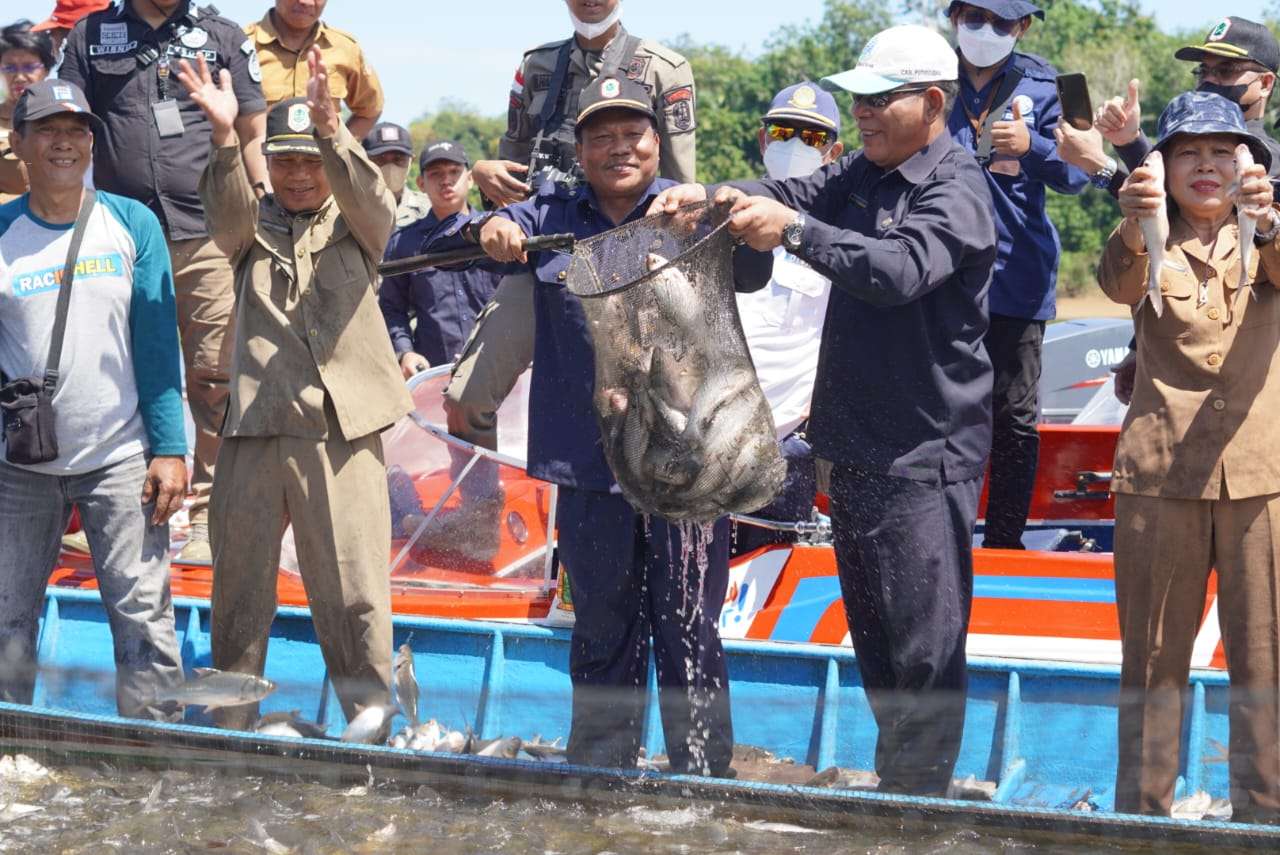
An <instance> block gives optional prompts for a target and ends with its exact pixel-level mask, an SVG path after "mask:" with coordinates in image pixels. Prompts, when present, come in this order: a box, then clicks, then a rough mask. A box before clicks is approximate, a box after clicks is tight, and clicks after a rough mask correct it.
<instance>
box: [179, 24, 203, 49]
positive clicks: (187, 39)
mask: <svg viewBox="0 0 1280 855" xmlns="http://www.w3.org/2000/svg"><path fill="white" fill-rule="evenodd" d="M208 41H209V34H208V33H206V32H205V31H204V30H202V29H200V28H199V27H197V28H196V29H194V30H188V31H187V32H185V33H183V34H182V43H183V44H184V45H186V46H187V47H189V48H201V47H204V46H205V44H206V43H207V42H208Z"/></svg>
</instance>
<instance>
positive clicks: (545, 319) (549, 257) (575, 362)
mask: <svg viewBox="0 0 1280 855" xmlns="http://www.w3.org/2000/svg"><path fill="white" fill-rule="evenodd" d="M675 184H676V182H674V181H671V180H668V179H665V178H658V179H655V180H654V182H653V183H652V184H650V185H649V187H648V189H647V190H646V191H645V194H644V196H643V197H642V198H641V199H640V201H639V202H637V203H636V206H635V208H634V209H633V210H632V211H631V213H629V214H628V215H627V216H626V217H625V218H623V220H622V221H621V222H619V223H614V222H611V221H610V220H609V218H608V217H607V216H606V215H605V214H604V213H602V212H601V210H600V206H599V205H598V204H597V202H596V198H595V194H594V193H593V192H592V191H591V187H590V186H589V185H587V184H585V183H584V184H582V185H580V186H579V187H578V188H577V189H574V190H569V189H566V188H565V187H563V186H561V185H551V184H547V185H544V186H543V189H542V191H541V192H539V193H538V195H536V196H534V197H533V198H532V199H527V200H525V201H523V202H520V203H519V204H516V205H512V206H511V207H508V208H503V209H501V210H500V211H498V216H502V217H506V218H507V219H509V220H511V221H512V222H514V223H515V224H516V225H518V226H520V228H522V229H523V230H524V233H525V234H526V235H528V236H530V237H535V236H537V235H551V234H564V233H568V232H572V233H573V234H574V235H576V236H577V237H578V238H579V239H580V240H585V239H586V238H589V237H594V236H596V235H598V234H601V233H602V232H606V231H609V230H610V229H613V228H615V227H617V226H621V225H623V224H625V223H630V222H633V221H635V220H638V219H640V218H642V217H643V216H644V214H645V211H647V210H648V208H649V205H650V204H652V202H653V200H654V198H655V197H656V196H657V195H658V194H659V193H660V192H662V191H663V190H665V189H666V188H668V187H674V186H675ZM457 243H458V241H457V240H456V239H453V238H445V239H443V240H436V241H433V242H432V246H431V248H432V249H449V248H451V247H452V246H456V245H457ZM571 259H572V255H570V254H569V253H565V252H550V251H548V252H531V253H529V263H528V264H527V265H520V264H497V263H496V262H492V261H487V262H481V263H480V265H481V266H483V267H484V268H486V269H489V270H494V271H497V272H501V273H516V272H520V271H522V270H525V269H528V270H532V271H533V273H534V278H535V280H536V282H535V285H534V288H535V290H534V303H533V309H534V319H535V328H536V333H535V337H534V349H533V378H532V381H531V383H530V391H529V465H528V472H529V474H530V475H532V476H533V477H535V478H541V479H542V480H544V481H552V482H555V483H557V484H563V485H565V486H568V487H577V488H580V489H584V490H597V491H601V492H603V491H607V490H609V489H610V488H612V487H613V484H614V480H613V474H612V472H611V471H610V470H609V464H608V463H607V462H606V461H605V457H604V446H603V444H602V443H601V440H600V427H599V424H598V423H597V421H596V415H595V409H594V407H593V406H592V397H593V393H594V389H595V352H594V350H593V349H592V345H591V333H590V331H589V329H588V327H587V319H586V315H585V314H584V313H583V310H582V303H581V302H580V301H579V300H578V298H577V297H575V296H574V295H572V294H570V293H569V291H568V289H567V288H566V287H565V282H564V280H563V279H561V275H562V274H566V273H567V271H568V269H569V262H570V260H571ZM734 270H735V277H736V279H737V281H736V283H735V284H736V287H737V288H738V290H745V291H754V290H757V289H759V288H763V287H764V286H765V285H766V284H767V283H768V281H769V277H770V276H771V275H772V273H773V256H772V255H771V254H769V253H758V252H755V251H753V250H751V249H749V248H746V247H739V248H738V249H737V250H735V252H734Z"/></svg>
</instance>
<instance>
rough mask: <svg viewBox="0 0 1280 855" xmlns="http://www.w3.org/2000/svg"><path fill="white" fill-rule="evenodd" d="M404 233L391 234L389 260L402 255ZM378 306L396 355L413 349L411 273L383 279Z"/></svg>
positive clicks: (388, 251)
mask: <svg viewBox="0 0 1280 855" xmlns="http://www.w3.org/2000/svg"><path fill="white" fill-rule="evenodd" d="M403 235H404V232H403V231H398V232H396V233H395V234H394V235H392V236H391V242H390V243H389V244H387V255H386V260H387V261H392V260H394V259H396V258H399V257H400V256H399V252H398V250H399V244H400V238H401V237H402V236H403ZM378 308H380V309H381V310H382V319H383V321H385V322H386V324H387V334H388V335H390V336H391V346H392V347H394V348H395V351H396V356H403V355H404V354H406V353H408V352H409V351H411V350H413V334H412V332H411V331H410V330H409V318H410V317H411V316H412V314H413V282H412V279H411V277H410V275H409V274H407V273H402V274H400V275H398V276H388V277H386V278H384V279H383V280H382V285H381V286H379V288H378Z"/></svg>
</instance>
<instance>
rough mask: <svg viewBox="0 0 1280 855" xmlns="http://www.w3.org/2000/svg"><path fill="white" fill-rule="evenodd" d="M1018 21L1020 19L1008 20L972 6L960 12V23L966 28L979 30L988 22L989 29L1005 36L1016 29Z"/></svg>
mask: <svg viewBox="0 0 1280 855" xmlns="http://www.w3.org/2000/svg"><path fill="white" fill-rule="evenodd" d="M1020 23H1021V21H1020V20H1015V21H1010V20H1008V19H1007V18H1001V17H998V16H996V15H993V14H991V13H990V12H988V11H986V10H985V9H975V8H973V7H972V6H971V7H969V8H968V9H965V10H964V11H963V12H961V13H960V25H961V26H962V27H964V28H965V29H966V30H980V29H982V26H983V24H990V25H991V29H993V30H995V31H996V32H997V33H999V34H1000V35H1002V36H1007V35H1009V34H1011V33H1013V32H1014V31H1015V30H1017V29H1018V24H1020Z"/></svg>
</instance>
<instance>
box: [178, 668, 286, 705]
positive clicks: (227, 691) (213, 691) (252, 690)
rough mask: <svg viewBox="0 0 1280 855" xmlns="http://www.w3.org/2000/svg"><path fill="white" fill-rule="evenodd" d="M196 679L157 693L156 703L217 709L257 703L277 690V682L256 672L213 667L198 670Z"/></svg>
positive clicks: (196, 670)
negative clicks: (240, 671)
mask: <svg viewBox="0 0 1280 855" xmlns="http://www.w3.org/2000/svg"><path fill="white" fill-rule="evenodd" d="M195 674H196V676H195V679H194V680H187V681H186V682H185V683H182V684H181V685H178V686H174V687H173V688H171V689H161V690H159V691H158V692H156V696H155V702H156V703H176V704H180V705H181V706H184V707H204V708H205V709H206V710H216V709H221V708H222V707H238V706H243V705H244V704H255V703H257V702H258V701H260V700H262V699H263V698H265V697H266V696H267V695H269V694H271V693H272V692H274V691H275V690H276V684H275V683H273V682H271V681H270V680H268V679H266V678H265V677H259V676H257V675H255V674H237V673H235V672H233V671H218V670H215V669H213V668H197V669H195Z"/></svg>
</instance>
